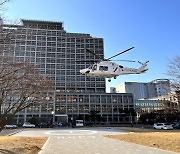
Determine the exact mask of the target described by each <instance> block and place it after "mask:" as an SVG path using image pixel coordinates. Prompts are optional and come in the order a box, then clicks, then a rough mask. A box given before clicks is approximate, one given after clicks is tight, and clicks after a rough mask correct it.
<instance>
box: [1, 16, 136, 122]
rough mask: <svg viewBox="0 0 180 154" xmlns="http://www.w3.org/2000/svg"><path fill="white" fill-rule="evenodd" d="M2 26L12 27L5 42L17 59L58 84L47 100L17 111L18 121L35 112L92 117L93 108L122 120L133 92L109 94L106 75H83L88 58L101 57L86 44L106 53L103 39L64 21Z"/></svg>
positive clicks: (42, 117) (45, 116)
mask: <svg viewBox="0 0 180 154" xmlns="http://www.w3.org/2000/svg"><path fill="white" fill-rule="evenodd" d="M1 28H3V29H4V30H5V31H7V32H11V39H10V44H11V45H10V46H9V45H7V46H6V44H4V46H5V47H6V49H7V50H8V53H10V55H11V56H13V57H14V60H15V61H19V62H30V63H35V64H36V66H37V70H38V71H39V73H40V74H42V75H45V76H47V77H48V78H49V79H50V80H51V81H52V82H53V87H54V89H53V90H51V91H48V92H47V97H46V100H42V102H39V104H34V106H31V107H29V108H26V109H25V110H23V111H21V112H20V113H18V114H17V115H16V121H17V123H23V122H25V121H28V120H29V119H30V118H32V117H36V118H37V119H38V121H48V120H49V119H53V121H65V122H69V121H72V120H74V119H77V118H78V117H81V118H82V119H83V120H84V121H89V120H90V118H89V116H91V115H90V113H91V111H96V112H97V114H98V115H99V116H100V117H101V120H100V121H104V122H108V123H109V122H122V116H121V113H120V111H121V110H124V109H127V110H130V109H133V108H134V107H133V96H132V94H128V93H127V94H120V93H119V94H107V93H106V83H105V79H104V78H99V77H86V76H84V75H81V74H80V70H81V69H83V68H87V67H89V66H90V65H92V62H84V61H85V60H87V61H97V60H99V59H96V57H95V56H94V55H92V54H91V53H88V52H86V49H89V50H91V51H92V52H95V53H96V54H98V55H99V56H100V57H102V58H103V57H104V44H103V39H102V38H94V37H92V36H90V34H82V33H68V32H66V31H65V30H64V27H63V23H62V22H49V21H36V20H22V24H20V25H8V24H1ZM6 53H7V51H6ZM0 54H1V55H4V54H5V53H4V52H1V53H0ZM126 119H127V121H128V117H127V118H126ZM123 121H124V119H123Z"/></svg>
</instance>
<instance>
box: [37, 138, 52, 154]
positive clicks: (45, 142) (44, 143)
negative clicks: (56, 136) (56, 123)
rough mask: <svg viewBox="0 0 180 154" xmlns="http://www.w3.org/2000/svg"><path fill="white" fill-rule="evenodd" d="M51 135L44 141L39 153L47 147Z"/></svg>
mask: <svg viewBox="0 0 180 154" xmlns="http://www.w3.org/2000/svg"><path fill="white" fill-rule="evenodd" d="M49 139H50V137H48V139H47V141H46V142H45V143H44V145H43V147H42V148H41V150H40V151H39V152H38V154H41V153H42V152H43V150H44V149H45V147H46V144H47V143H48V141H49Z"/></svg>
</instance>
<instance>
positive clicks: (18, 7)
mask: <svg viewBox="0 0 180 154" xmlns="http://www.w3.org/2000/svg"><path fill="white" fill-rule="evenodd" d="M6 7H7V8H8V10H7V11H6V13H5V15H4V16H5V17H6V18H8V19H9V20H16V21H17V20H19V19H21V18H23V19H24V18H25V19H37V20H48V21H62V22H64V29H65V30H66V31H67V32H78V33H79V32H80V33H87V34H91V35H92V36H93V37H100V38H104V50H105V57H106V58H108V57H111V56H113V55H115V54H117V53H119V52H121V51H122V50H125V49H127V48H129V47H132V46H134V47H135V49H133V50H131V51H129V52H127V53H125V54H123V55H121V56H119V57H118V59H130V60H139V61H141V62H144V61H147V60H149V61H150V62H149V70H148V72H147V73H145V74H141V75H125V76H119V77H118V78H117V79H116V80H114V79H113V80H112V81H111V83H108V82H107V87H113V86H116V85H118V84H119V83H121V82H124V81H135V82H149V81H151V80H154V79H157V78H168V76H167V75H166V73H167V65H168V59H172V58H174V57H175V56H178V55H179V53H180V0H89V1H87V0H47V1H46V0H13V1H12V2H11V3H8V4H7V5H6ZM116 59H117V58H116ZM119 64H121V65H124V66H127V67H139V64H138V63H137V64H136V63H122V62H121V63H119Z"/></svg>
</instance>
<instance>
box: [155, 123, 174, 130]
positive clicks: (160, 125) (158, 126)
mask: <svg viewBox="0 0 180 154" xmlns="http://www.w3.org/2000/svg"><path fill="white" fill-rule="evenodd" d="M153 128H154V129H166V130H167V129H173V126H172V125H171V124H169V123H156V124H154V126H153Z"/></svg>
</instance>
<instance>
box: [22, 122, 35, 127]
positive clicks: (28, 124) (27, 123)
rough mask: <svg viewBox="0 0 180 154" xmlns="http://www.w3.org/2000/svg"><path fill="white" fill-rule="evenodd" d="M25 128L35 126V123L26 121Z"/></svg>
mask: <svg viewBox="0 0 180 154" xmlns="http://www.w3.org/2000/svg"><path fill="white" fill-rule="evenodd" d="M22 126H23V127H24V128H35V125H34V124H31V123H29V122H25V123H24V124H23V125H22Z"/></svg>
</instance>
